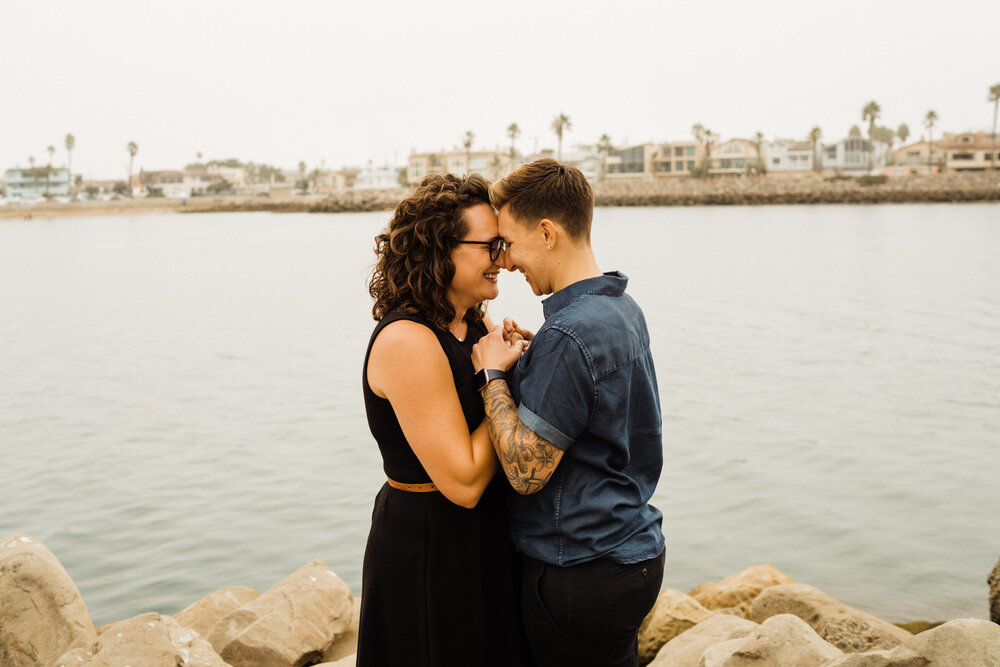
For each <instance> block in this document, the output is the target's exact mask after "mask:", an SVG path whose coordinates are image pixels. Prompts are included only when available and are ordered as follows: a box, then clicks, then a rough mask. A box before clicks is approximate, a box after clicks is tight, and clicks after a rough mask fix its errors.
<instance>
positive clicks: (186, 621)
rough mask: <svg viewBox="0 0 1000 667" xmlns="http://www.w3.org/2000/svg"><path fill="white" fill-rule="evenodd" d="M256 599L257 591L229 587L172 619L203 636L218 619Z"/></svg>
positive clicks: (204, 598)
mask: <svg viewBox="0 0 1000 667" xmlns="http://www.w3.org/2000/svg"><path fill="white" fill-rule="evenodd" d="M256 598H257V591H255V590H254V589H252V588H247V587H246V586H229V587H228V588H223V589H221V590H218V591H215V592H214V593H209V594H208V595H206V596H204V597H202V598H200V599H198V600H197V601H195V602H193V603H192V604H190V605H188V606H187V607H186V608H184V610H183V611H181V612H179V613H177V614H174V618H175V619H177V622H178V623H180V624H181V625H183V626H184V627H186V628H191V629H192V630H194V631H195V632H197V633H198V634H200V635H203V636H204V635H207V634H208V631H209V630H211V629H212V626H213V625H215V624H216V623H218V622H219V620H220V619H222V618H224V617H226V616H228V615H229V614H231V613H232V612H234V611H236V609H238V608H239V607H242V606H243V605H244V604H246V603H247V602H250V600H254V599H256Z"/></svg>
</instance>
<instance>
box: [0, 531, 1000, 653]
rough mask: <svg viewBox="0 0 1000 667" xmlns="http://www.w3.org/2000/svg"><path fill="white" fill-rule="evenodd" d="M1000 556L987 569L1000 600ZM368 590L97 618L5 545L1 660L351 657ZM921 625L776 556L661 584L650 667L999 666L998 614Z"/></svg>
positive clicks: (325, 579)
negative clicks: (684, 582)
mask: <svg viewBox="0 0 1000 667" xmlns="http://www.w3.org/2000/svg"><path fill="white" fill-rule="evenodd" d="M998 577H1000V563H998V564H997V568H996V569H995V570H994V572H993V573H991V574H990V575H989V577H988V581H989V583H990V585H991V587H992V591H991V593H990V595H991V601H992V600H994V599H995V597H994V596H995V594H996V593H995V591H996V588H997V586H1000V581H998ZM359 607H360V599H358V598H355V597H354V596H353V595H352V594H351V591H350V590H349V588H348V586H347V584H346V583H344V582H343V581H342V580H341V579H340V578H339V577H337V576H336V575H335V574H334V573H333V572H332V571H331V570H330V568H328V567H327V566H326V565H324V564H323V563H321V562H320V561H312V562H310V563H306V564H305V565H303V566H302V567H300V568H299V569H298V570H296V571H295V572H293V573H292V574H290V575H289V576H288V577H286V578H285V579H283V580H282V581H280V582H278V583H277V584H275V586H274V587H272V588H271V589H269V590H267V591H265V592H264V593H261V594H258V593H257V591H255V590H253V589H251V588H247V587H245V586H231V587H229V588H223V589H221V590H218V591H215V592H214V593H211V594H209V595H206V596H204V597H203V598H201V599H199V600H197V601H195V602H194V603H192V604H191V605H190V606H188V607H187V608H186V609H184V610H183V611H181V612H179V613H177V614H175V615H174V616H168V615H165V614H161V613H157V612H155V611H150V612H148V613H145V614H140V615H139V616H135V617H133V618H129V619H124V620H121V621H117V622H115V623H109V624H108V625H104V626H101V627H100V628H94V625H93V623H92V621H91V618H90V614H89V613H88V611H87V607H86V605H85V604H84V602H83V599H82V597H81V596H80V593H79V591H78V590H77V588H76V585H75V584H74V583H73V581H72V580H71V579H70V577H69V575H68V574H67V573H66V571H65V569H63V567H62V565H60V564H59V561H58V560H57V559H56V557H55V556H54V555H53V554H52V553H51V552H49V550H48V549H46V548H45V546H44V545H43V544H41V543H40V542H39V541H38V540H35V539H33V538H31V537H28V536H26V535H16V536H14V537H11V538H8V539H6V540H3V541H2V542H0V667H126V666H131V667H225V666H227V665H229V666H231V667H308V666H325V667H334V666H337V667H348V666H349V667H353V666H354V664H355V655H356V653H357V622H358V611H359ZM925 626H926V627H929V628H930V629H927V630H924V631H922V632H920V633H919V634H911V633H910V632H909V631H907V630H905V629H903V628H901V627H898V626H896V625H893V624H891V623H888V622H886V621H884V620H881V619H879V618H876V617H875V616H872V615H871V614H868V613H866V612H864V611H861V610H858V609H853V608H851V607H849V606H848V605H846V604H844V603H842V602H840V601H839V600H836V599H834V598H832V597H830V596H829V595H827V594H825V593H823V592H822V591H820V590H817V589H816V588H813V587H812V586H808V585H806V584H803V583H796V582H794V581H793V580H792V579H791V577H789V576H788V575H786V574H784V573H782V572H780V571H778V570H777V569H775V568H774V567H772V566H770V565H756V566H754V567H751V568H748V569H746V570H743V571H742V572H737V573H736V574H733V575H732V576H729V577H726V578H725V579H722V580H721V581H715V582H708V583H704V584H701V585H699V586H697V587H696V588H695V589H694V590H692V591H690V592H689V593H683V592H681V591H678V590H675V589H666V590H663V591H661V592H660V595H659V597H658V598H657V600H656V604H655V605H654V606H653V609H652V610H651V611H650V613H649V615H648V616H647V617H646V619H645V620H644V621H643V623H642V626H641V627H640V629H639V662H640V664H641V665H650V666H652V667H998V666H1000V625H998V624H996V623H993V622H991V621H986V620H983V619H972V618H967V619H958V620H953V621H950V622H947V623H943V624H933V625H932V624H925Z"/></svg>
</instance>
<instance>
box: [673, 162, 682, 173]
mask: <svg viewBox="0 0 1000 667" xmlns="http://www.w3.org/2000/svg"><path fill="white" fill-rule="evenodd" d="M674 167H675V168H676V169H677V171H684V163H683V162H675V163H674Z"/></svg>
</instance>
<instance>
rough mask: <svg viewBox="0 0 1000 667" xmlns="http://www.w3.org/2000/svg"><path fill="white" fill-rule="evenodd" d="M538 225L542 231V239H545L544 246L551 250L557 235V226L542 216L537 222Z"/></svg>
mask: <svg viewBox="0 0 1000 667" xmlns="http://www.w3.org/2000/svg"><path fill="white" fill-rule="evenodd" d="M538 227H539V229H541V231H542V240H543V241H545V247H546V248H547V249H548V250H552V248H554V247H555V245H556V240H557V239H558V237H559V228H558V226H557V225H556V224H555V223H554V222H552V221H551V220H549V219H548V218H542V221H541V222H539V223H538Z"/></svg>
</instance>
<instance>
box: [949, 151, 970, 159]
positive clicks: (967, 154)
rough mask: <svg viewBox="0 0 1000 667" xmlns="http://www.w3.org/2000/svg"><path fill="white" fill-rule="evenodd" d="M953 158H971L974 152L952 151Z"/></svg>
mask: <svg viewBox="0 0 1000 667" xmlns="http://www.w3.org/2000/svg"><path fill="white" fill-rule="evenodd" d="M951 159H952V160H971V159H972V153H952V154H951Z"/></svg>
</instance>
